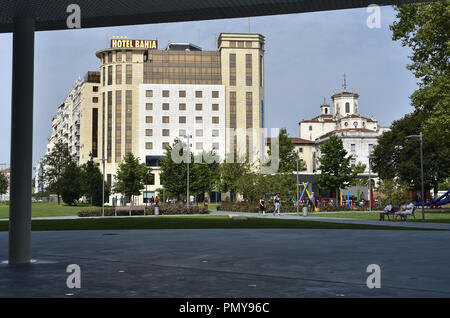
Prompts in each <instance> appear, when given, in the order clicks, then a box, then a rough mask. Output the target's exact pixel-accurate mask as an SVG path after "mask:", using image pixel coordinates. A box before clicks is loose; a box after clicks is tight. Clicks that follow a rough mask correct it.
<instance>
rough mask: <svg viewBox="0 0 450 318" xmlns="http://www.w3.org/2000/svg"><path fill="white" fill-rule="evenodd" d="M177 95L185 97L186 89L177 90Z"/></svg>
mask: <svg viewBox="0 0 450 318" xmlns="http://www.w3.org/2000/svg"><path fill="white" fill-rule="evenodd" d="M178 96H179V97H186V91H179V92H178Z"/></svg>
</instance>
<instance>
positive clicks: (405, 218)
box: [384, 206, 416, 222]
mask: <svg viewBox="0 0 450 318" xmlns="http://www.w3.org/2000/svg"><path fill="white" fill-rule="evenodd" d="M398 211H400V208H394V207H392V210H391V212H389V213H384V216H387V218H388V220H389V221H390V220H391V218H390V215H395V212H398ZM415 211H416V206H414V207H413V210H412V212H411V214H403V215H402V214H401V215H400V217H401V218H402V219H403V220H404V221H406V222H407V221H408V215H412V216H413V218H414V220H415V219H416V215H415V214H414V212H415Z"/></svg>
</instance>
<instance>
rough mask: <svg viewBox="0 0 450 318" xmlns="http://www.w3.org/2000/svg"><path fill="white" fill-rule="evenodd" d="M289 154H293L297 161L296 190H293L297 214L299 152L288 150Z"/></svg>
mask: <svg viewBox="0 0 450 318" xmlns="http://www.w3.org/2000/svg"><path fill="white" fill-rule="evenodd" d="M289 154H290V155H295V161H296V162H297V183H296V184H297V191H296V192H295V201H296V202H297V214H299V212H298V205H299V203H300V202H298V199H299V198H298V160H299V154H298V152H289Z"/></svg>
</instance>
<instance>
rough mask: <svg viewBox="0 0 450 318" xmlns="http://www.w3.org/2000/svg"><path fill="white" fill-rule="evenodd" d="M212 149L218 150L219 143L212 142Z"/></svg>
mask: <svg viewBox="0 0 450 318" xmlns="http://www.w3.org/2000/svg"><path fill="white" fill-rule="evenodd" d="M212 149H213V150H219V143H218V142H213V144H212Z"/></svg>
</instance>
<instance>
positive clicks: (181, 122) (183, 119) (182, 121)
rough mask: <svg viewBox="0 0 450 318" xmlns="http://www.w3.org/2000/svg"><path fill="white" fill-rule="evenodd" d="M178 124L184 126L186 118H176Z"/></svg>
mask: <svg viewBox="0 0 450 318" xmlns="http://www.w3.org/2000/svg"><path fill="white" fill-rule="evenodd" d="M178 122H179V123H180V124H186V116H180V117H178Z"/></svg>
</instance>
